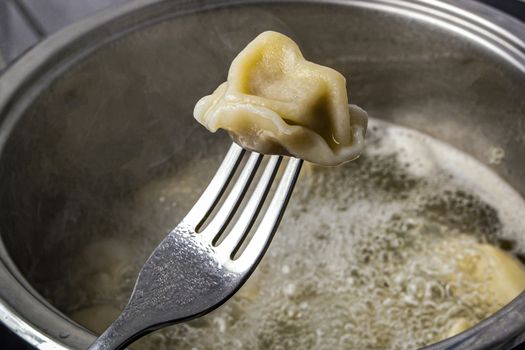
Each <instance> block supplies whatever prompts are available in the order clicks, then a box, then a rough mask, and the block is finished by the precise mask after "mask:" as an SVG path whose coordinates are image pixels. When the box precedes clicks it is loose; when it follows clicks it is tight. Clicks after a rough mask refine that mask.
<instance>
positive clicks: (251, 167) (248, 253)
mask: <svg viewBox="0 0 525 350" xmlns="http://www.w3.org/2000/svg"><path fill="white" fill-rule="evenodd" d="M245 153H249V154H250V155H249V158H248V160H247V161H246V163H245V165H244V168H243V169H242V171H241V173H240V175H239V176H238V178H237V180H236V182H235V184H234V185H233V186H231V188H232V189H231V191H230V192H229V193H228V194H227V195H226V192H227V191H226V189H227V187H230V186H228V185H229V182H230V181H231V179H232V178H233V176H234V174H235V173H236V170H237V168H238V166H239V164H240V162H241V160H242V158H243V157H244V155H245ZM268 158H269V159H268V162H267V164H266V167H265V168H264V170H263V172H262V175H261V176H260V178H259V181H258V183H257V185H256V186H255V189H254V190H253V192H252V194H251V197H250V198H249V199H248V200H247V203H246V204H245V205H244V207H243V209H242V211H240V212H241V214H240V216H239V218H238V220H237V221H236V222H235V223H232V225H233V227H232V228H231V229H228V230H227V232H226V229H227V226H229V225H228V224H229V223H230V221H231V219H232V218H233V216H234V214H235V213H236V212H237V211H238V209H239V207H240V204H241V201H242V200H243V198H244V197H245V196H246V193H247V191H248V188H249V187H250V184H251V182H252V180H253V178H254V177H255V175H256V173H257V170H258V168H259V165H260V164H261V161H262V159H263V155H261V154H259V153H252V152H246V151H244V150H243V149H242V148H241V147H239V146H237V145H236V144H233V145H232V146H231V147H230V150H229V151H228V154H227V155H226V157H225V159H224V161H223V162H222V164H221V166H220V167H219V169H218V170H217V173H216V174H215V176H214V177H213V179H212V180H211V182H210V184H209V185H208V187H207V188H206V190H205V191H204V193H203V194H202V195H201V197H200V198H199V200H198V201H197V203H196V204H195V205H194V206H193V208H192V209H191V210H190V212H189V213H188V214H187V215H186V217H185V218H184V219H183V220H182V221H181V222H180V223H179V224H178V225H177V227H175V229H174V230H173V231H171V232H170V233H169V234H168V236H167V237H166V238H165V239H164V240H163V241H162V242H161V243H160V244H159V246H158V247H157V248H156V249H155V251H153V253H152V254H151V256H150V257H149V258H148V260H147V261H146V263H145V264H144V266H143V267H142V270H141V271H140V273H139V276H138V279H137V282H136V284H135V288H134V290H133V293H132V295H131V298H130V300H129V302H128V304H127V306H126V307H125V308H124V310H123V311H122V313H121V314H120V316H119V317H118V318H117V319H116V320H115V321H114V322H113V323H112V324H111V325H110V326H109V328H108V329H107V330H106V331H105V332H104V333H103V334H102V335H101V336H100V337H98V338H97V339H96V341H95V342H94V343H93V344H91V346H90V347H89V349H90V350H102V349H104V350H110V349H111V350H113V349H123V348H124V347H125V346H127V345H129V344H130V343H132V342H133V341H134V340H136V339H138V338H140V337H141V336H143V335H145V334H147V333H149V332H152V331H154V330H156V329H159V328H161V327H164V326H167V325H170V324H173V323H177V322H181V321H186V320H190V319H192V318H195V317H199V316H202V315H204V314H206V313H208V312H210V311H212V310H213V309H215V308H217V307H218V306H220V305H221V304H223V303H224V302H225V301H226V300H228V298H230V297H231V296H232V295H233V294H234V293H235V292H236V291H237V290H238V289H239V288H240V287H241V286H242V285H243V284H244V282H245V281H246V280H247V279H248V277H249V276H250V275H251V273H252V272H253V270H254V269H255V267H256V266H257V264H258V263H259V261H260V260H261V258H262V256H263V255H264V253H265V251H266V249H267V248H268V245H269V244H270V241H271V239H272V237H273V234H274V233H275V231H276V228H277V226H278V224H279V222H280V220H281V217H282V215H283V213H284V210H285V207H286V205H287V203H288V200H289V198H290V195H291V193H292V190H293V188H294V186H295V182H296V180H297V177H298V175H299V171H300V169H301V165H302V160H300V159H296V158H289V161H288V164H287V166H286V168H285V170H284V172H283V173H282V176H281V177H280V182H279V184H278V186H277V189H276V190H275V192H274V194H273V197H272V199H271V202H270V204H269V206H268V207H267V209H266V211H265V212H264V213H262V210H261V209H262V208H263V204H264V202H265V200H266V197H267V195H268V193H269V192H270V189H271V187H272V184H273V182H275V179H276V177H277V173H278V169H279V167H280V166H281V163H282V160H283V157H281V156H268ZM223 197H225V199H224V201H223V202H222V205H221V206H220V207H219V208H218V210H216V214H215V215H214V216H213V218H209V217H210V216H211V213H212V211H213V210H214V208H215V207H217V206H218V203H219V201H220V199H221V198H223ZM261 216H262V217H261ZM258 217H261V219H260V221H259V224H258V225H257V227H253V226H254V223H255V222H256V219H257V218H258ZM206 220H207V226H206V227H205V228H204V229H203V230H202V231H201V230H200V228H201V226H202V225H203V223H204V222H205V221H206ZM198 231H201V232H198ZM250 231H252V232H253V231H254V233H253V236H252V237H251V239H250V240H249V241H248V243H247V245H246V246H245V249H244V251H242V252H241V254H240V256H238V257H236V258H235V259H234V255H235V254H236V253H237V250H238V249H239V247H240V245H241V244H242V243H243V240H244V239H245V238H246V236H247V234H248V233H249V232H250ZM221 235H225V238H224V239H223V240H222V241H221V242H220V244H218V245H217V244H214V243H215V241H216V240H217V238H218V237H220V236H221Z"/></svg>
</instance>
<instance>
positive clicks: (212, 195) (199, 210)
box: [183, 143, 245, 229]
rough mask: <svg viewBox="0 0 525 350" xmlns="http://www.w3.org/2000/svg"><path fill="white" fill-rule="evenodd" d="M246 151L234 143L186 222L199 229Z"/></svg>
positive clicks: (185, 218) (186, 217)
mask: <svg viewBox="0 0 525 350" xmlns="http://www.w3.org/2000/svg"><path fill="white" fill-rule="evenodd" d="M244 153H245V151H244V149H243V148H242V147H240V146H238V145H237V144H235V143H232V145H231V146H230V149H229V150H228V153H227V154H226V156H225V157H224V160H223V161H222V163H221V165H220V167H219V169H218V170H217V172H216V173H215V176H214V177H213V179H212V180H211V181H210V183H209V185H208V187H206V189H205V190H204V192H203V193H202V195H201V196H200V197H199V199H198V200H197V202H196V203H195V205H194V206H193V208H191V210H190V211H189V213H188V214H187V215H186V216H185V217H184V220H183V222H184V223H185V224H187V225H189V226H190V227H193V228H194V229H197V228H198V226H199V225H201V223H202V222H203V221H204V219H206V217H207V216H208V215H209V214H210V212H211V211H212V209H213V207H214V206H215V205H216V204H217V202H218V200H219V198H220V197H221V195H222V193H223V192H224V190H225V189H226V186H228V183H229V182H230V180H231V178H232V176H233V174H234V173H235V170H236V169H237V167H238V166H239V163H240V162H241V159H242V157H243V155H244Z"/></svg>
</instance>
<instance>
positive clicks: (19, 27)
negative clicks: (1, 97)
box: [0, 0, 525, 350]
mask: <svg viewBox="0 0 525 350" xmlns="http://www.w3.org/2000/svg"><path fill="white" fill-rule="evenodd" d="M479 1H481V2H484V3H486V4H488V5H490V6H493V7H496V8H499V9H501V10H502V11H505V12H507V13H509V14H511V15H513V16H515V17H517V18H519V19H521V20H523V21H525V1H522V0H479ZM123 2H125V0H0V71H1V70H3V69H5V68H6V67H7V66H8V64H9V62H11V61H13V60H14V59H16V57H18V56H19V55H20V54H22V53H23V52H25V51H26V50H27V49H28V48H30V47H32V46H33V45H34V44H36V43H37V42H38V41H39V40H41V39H42V38H44V37H46V36H48V35H49V34H52V33H53V32H55V31H56V30H58V29H60V28H61V27H63V26H65V25H67V24H70V23H71V22H74V21H76V20H78V19H80V18H82V17H85V16H87V15H89V14H90V13H93V12H95V11H100V10H103V9H104V8H106V7H108V6H115V5H117V4H119V3H123ZM57 13H58V14H60V15H59V16H57ZM32 349H34V348H33V347H31V346H29V345H27V344H26V343H25V342H23V341H22V340H20V339H19V338H18V337H17V336H16V335H14V334H13V333H12V332H11V331H10V330H8V329H7V328H6V327H5V326H3V324H2V323H1V322H0V350H32ZM518 349H523V350H525V345H520V346H518V347H516V348H515V349H514V350H518Z"/></svg>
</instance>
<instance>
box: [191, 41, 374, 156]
mask: <svg viewBox="0 0 525 350" xmlns="http://www.w3.org/2000/svg"><path fill="white" fill-rule="evenodd" d="M194 116H195V119H197V120H198V121H199V122H200V123H201V124H203V125H204V126H205V127H206V128H207V129H209V130H210V131H211V132H215V131H217V130H218V129H224V130H226V131H228V132H229V134H230V135H231V136H232V138H233V140H234V141H235V142H236V143H238V144H239V145H240V146H242V147H243V148H245V149H248V150H252V151H256V152H260V153H264V154H283V155H292V156H294V157H297V158H302V159H304V160H307V161H310V162H312V163H317V164H320V165H338V164H341V163H344V162H347V161H350V160H352V159H354V158H356V157H358V156H359V154H360V152H361V150H362V149H363V146H364V137H365V132H366V126H367V120H368V118H367V114H366V112H365V111H363V110H362V109H361V108H359V107H357V106H353V105H350V106H349V105H348V97H347V92H346V80H345V78H344V77H343V76H342V75H341V74H340V73H339V72H337V71H335V70H334V69H332V68H328V67H324V66H321V65H318V64H315V63H312V62H309V61H307V60H305V59H304V57H303V55H302V53H301V51H300V49H299V47H298V46H297V44H296V43H295V42H294V41H293V40H292V39H290V38H288V37H287V36H285V35H283V34H280V33H276V32H271V31H268V32H264V33H261V34H260V35H259V36H257V37H256V38H255V39H254V40H253V41H252V42H250V43H249V44H248V46H246V48H244V50H242V51H241V52H240V53H239V55H238V56H237V57H236V58H235V59H234V60H233V62H232V64H231V67H230V70H229V72H228V80H227V82H225V83H223V84H221V85H219V87H218V88H217V89H216V90H215V91H214V92H213V94H211V95H209V96H205V97H203V98H202V99H200V100H199V101H198V102H197V104H196V106H195V109H194Z"/></svg>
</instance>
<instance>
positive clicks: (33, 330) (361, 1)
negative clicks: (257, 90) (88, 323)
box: [0, 0, 525, 350]
mask: <svg viewBox="0 0 525 350" xmlns="http://www.w3.org/2000/svg"><path fill="white" fill-rule="evenodd" d="M284 2H286V3H326V4H338V5H346V6H353V7H360V8H366V9H372V10H379V11H385V12H390V13H395V14H399V15H402V16H404V17H409V18H416V19H418V20H421V21H424V22H428V23H430V24H432V25H435V26H439V27H442V28H445V29H447V30H449V31H453V32H456V33H457V34H459V35H460V36H463V37H465V38H466V39H467V40H469V41H473V42H476V43H477V44H480V45H482V46H485V47H486V48H487V49H489V50H490V51H492V52H494V53H496V54H497V55H498V56H499V57H501V58H503V59H505V60H506V61H507V62H508V63H509V64H511V65H513V66H514V67H515V68H516V69H517V70H519V71H520V72H521V73H522V74H524V75H525V23H522V22H520V21H519V20H517V19H515V18H514V17H511V16H509V15H507V14H504V13H502V12H500V11H499V10H496V9H494V8H491V7H489V6H487V5H484V4H482V3H480V2H476V1H474V0H244V1H243V0H215V1H214V0H200V1H199V0H180V1H172V0H134V1H130V2H128V3H126V4H124V5H121V6H117V7H114V8H109V9H107V10H104V11H102V12H100V13H96V14H94V15H92V16H90V17H87V18H85V19H83V20H81V21H79V22H76V23H74V24H72V25H69V26H67V27H65V28H63V29H61V30H60V31H58V32H56V33H55V34H53V35H51V36H49V37H48V38H46V39H44V40H43V41H41V42H40V43H39V44H37V45H36V46H35V47H33V48H32V49H30V50H29V51H28V52H26V53H25V54H24V55H23V56H22V57H21V58H20V59H18V60H17V61H16V62H15V63H13V64H12V65H11V66H9V67H8V68H7V69H6V70H5V71H4V72H3V73H2V75H0V156H1V152H2V150H3V147H4V145H5V143H6V141H7V139H8V137H9V135H10V133H11V131H12V130H13V128H14V126H15V125H16V123H17V121H18V120H19V119H20V117H21V115H22V114H23V111H24V110H25V108H26V107H28V106H29V104H30V103H31V102H32V101H33V100H34V99H35V98H36V97H37V96H38V94H39V93H40V92H41V91H42V90H43V89H45V88H46V87H47V86H48V85H49V84H50V83H51V82H52V81H53V80H54V79H55V78H56V77H58V76H59V75H60V74H62V73H63V72H65V71H67V70H68V69H69V68H70V67H71V66H72V65H74V64H75V63H76V62H78V61H79V60H81V59H82V58H84V57H85V56H87V55H89V54H90V53H91V52H93V51H94V50H96V49H97V48H100V47H102V46H104V45H105V44H107V43H109V42H112V41H114V40H116V39H117V38H119V37H121V36H124V35H126V34H127V33H129V32H130V31H134V30H136V29H139V28H144V27H146V26H149V25H152V24H155V23H158V22H159V21H162V20H164V19H167V18H172V17H176V16H180V15H184V14H190V13H193V12H200V11H203V10H209V9H213V8H219V7H224V6H235V5H246V4H269V3H284ZM520 38H523V39H520ZM0 286H10V287H9V289H8V288H6V287H1V288H0V321H2V322H3V323H4V324H5V325H7V327H9V328H10V329H11V330H12V331H13V332H14V333H16V334H17V335H19V336H20V337H21V338H23V339H24V340H26V341H27V342H28V343H30V344H32V345H33V346H35V347H37V348H38V349H71V348H75V347H78V346H79V345H80V344H88V343H90V342H92V341H93V340H94V335H93V334H92V333H90V332H89V331H87V330H86V329H85V328H83V327H82V326H80V325H77V324H75V323H74V322H73V321H71V320H70V319H68V318H67V316H65V315H64V314H62V313H61V312H60V311H58V310H57V309H55V308H54V307H53V306H52V305H51V304H49V303H48V302H47V301H46V300H45V299H44V298H43V297H42V296H41V295H40V294H39V293H38V292H37V291H36V290H34V289H33V288H32V287H31V285H30V284H29V283H28V282H27V281H26V279H25V278H24V277H23V275H22V274H21V273H20V271H19V270H18V268H17V267H16V265H15V264H14V262H13V261H12V260H11V259H10V258H9V254H8V252H7V250H6V249H5V246H4V245H3V243H2V241H1V237H0ZM20 307H23V311H21V309H20ZM523 314H525V293H522V294H521V295H520V296H518V297H517V298H516V299H515V300H514V301H513V302H511V303H510V304H509V305H507V306H505V307H504V308H502V309H501V310H500V311H498V312H497V313H496V314H494V315H492V316H491V317H489V318H488V319H486V320H484V321H482V322H481V323H479V324H477V325H476V326H474V327H473V328H471V329H469V330H467V331H466V332H463V333H461V334H459V335H456V336H454V337H452V338H449V339H446V340H443V341H441V342H439V343H436V344H433V345H430V346H428V347H426V348H424V349H426V350H438V349H458V350H459V349H474V348H475V349H494V348H495V347H497V346H501V345H509V346H511V345H513V344H519V342H520V341H521V340H523V339H524V336H523V334H525V322H524V321H523V317H522V316H520V315H523ZM493 327H497V328H498V329H501V332H499V333H498V337H497V338H494V336H493V334H492V335H491V336H490V337H489V336H487V337H483V334H484V333H486V331H487V330H488V329H489V328H493ZM46 330H47V331H46ZM49 332H54V334H49Z"/></svg>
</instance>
